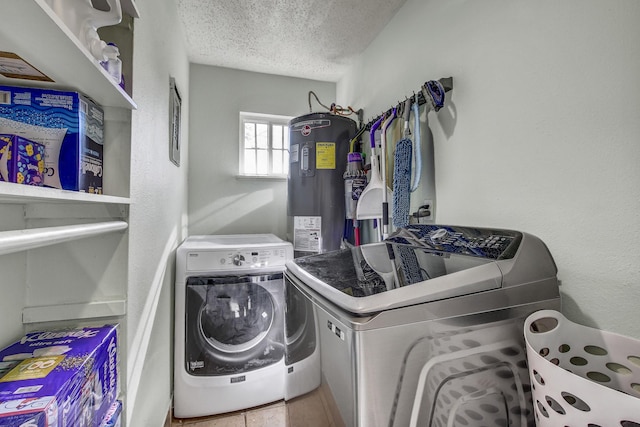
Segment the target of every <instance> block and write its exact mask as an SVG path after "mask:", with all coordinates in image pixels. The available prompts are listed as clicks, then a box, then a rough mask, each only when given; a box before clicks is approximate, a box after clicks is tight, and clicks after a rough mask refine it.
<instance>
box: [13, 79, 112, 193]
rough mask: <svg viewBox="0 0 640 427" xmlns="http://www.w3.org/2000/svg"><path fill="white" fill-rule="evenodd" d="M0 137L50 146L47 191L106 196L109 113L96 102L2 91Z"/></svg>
mask: <svg viewBox="0 0 640 427" xmlns="http://www.w3.org/2000/svg"><path fill="white" fill-rule="evenodd" d="M0 134H9V135H17V136H20V137H22V138H26V139H28V140H31V141H33V142H37V143H39V144H42V145H44V147H45V159H44V161H45V164H44V166H45V174H44V175H45V176H44V185H45V186H46V187H53V188H61V189H64V190H74V191H83V192H87V193H96V194H102V166H103V153H104V150H103V148H104V111H103V110H102V108H101V107H100V106H99V105H97V104H96V103H95V102H94V101H93V100H91V99H90V98H88V97H86V96H84V95H83V94H81V93H78V92H63V91H58V90H53V89H38V88H28V87H19V86H0Z"/></svg>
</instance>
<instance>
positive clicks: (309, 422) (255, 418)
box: [171, 388, 344, 427]
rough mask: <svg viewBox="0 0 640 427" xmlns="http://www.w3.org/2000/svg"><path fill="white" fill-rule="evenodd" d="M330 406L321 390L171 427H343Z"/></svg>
mask: <svg viewBox="0 0 640 427" xmlns="http://www.w3.org/2000/svg"><path fill="white" fill-rule="evenodd" d="M332 403H333V402H331V401H328V400H327V399H326V398H325V393H323V389H322V388H320V389H317V390H314V391H312V392H311V393H308V394H306V395H304V396H301V397H298V398H296V399H293V400H290V401H288V402H286V403H285V402H284V401H279V402H275V403H272V404H270V405H264V406H260V407H257V408H251V409H247V410H244V411H238V412H233V413H229V414H222V415H214V416H211V417H202V418H189V419H186V418H185V419H177V418H174V419H173V420H172V422H171V427H181V426H185V427H342V426H343V425H344V424H343V423H342V421H341V420H340V419H339V417H335V416H333V415H332V414H335V413H336V411H335V407H334V406H332ZM336 420H338V421H337V422H336Z"/></svg>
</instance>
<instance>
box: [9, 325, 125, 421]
mask: <svg viewBox="0 0 640 427" xmlns="http://www.w3.org/2000/svg"><path fill="white" fill-rule="evenodd" d="M117 328H118V326H117V325H105V326H101V327H85V328H77V329H66V330H60V331H40V332H31V333H28V334H26V335H25V336H24V337H23V338H22V339H20V341H17V342H15V343H14V344H12V345H10V346H8V347H6V348H4V349H2V350H0V363H2V370H1V371H0V426H13V425H17V426H19V425H29V426H38V427H39V426H43V427H67V426H77V427H100V425H101V424H102V421H103V419H104V417H105V415H106V414H107V412H108V411H109V409H110V408H111V405H112V404H113V403H114V402H115V401H116V398H117V397H118V394H119V385H118V341H117Z"/></svg>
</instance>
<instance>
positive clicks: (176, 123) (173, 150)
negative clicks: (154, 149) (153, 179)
mask: <svg viewBox="0 0 640 427" xmlns="http://www.w3.org/2000/svg"><path fill="white" fill-rule="evenodd" d="M181 111H182V99H181V98H180V92H178V88H177V87H176V80H175V79H174V78H173V77H171V78H169V158H170V159H171V161H172V162H173V163H174V164H175V165H176V166H180V115H181Z"/></svg>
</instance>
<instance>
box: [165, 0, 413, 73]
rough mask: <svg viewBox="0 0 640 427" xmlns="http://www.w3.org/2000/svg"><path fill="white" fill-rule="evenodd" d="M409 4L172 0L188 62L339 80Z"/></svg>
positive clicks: (350, 0)
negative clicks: (174, 4)
mask: <svg viewBox="0 0 640 427" xmlns="http://www.w3.org/2000/svg"><path fill="white" fill-rule="evenodd" d="M405 1H406V0H386V1H381V0H341V1H340V0H176V2H177V4H178V12H179V15H180V20H181V21H182V25H183V27H184V32H185V34H186V39H187V40H186V41H187V49H188V52H189V59H190V61H191V62H193V63H198V64H206V65H216V66H221V67H228V68H237V69H241V70H248V71H255V72H262V73H269V74H280V75H285V76H293V77H302V78H309V79H315V80H326V81H337V80H338V79H339V78H340V77H341V76H342V74H343V73H344V71H345V70H346V68H347V67H348V65H349V64H350V63H351V61H352V60H353V59H354V58H355V56H357V55H358V54H359V53H361V52H362V51H363V50H364V49H365V48H366V47H367V46H368V45H369V43H371V41H372V40H373V39H374V38H375V36H376V35H377V34H378V33H379V32H380V31H381V30H382V28H383V27H384V26H385V25H386V24H387V22H389V20H390V19H391V18H392V17H393V15H394V14H395V13H396V11H397V10H398V9H399V8H400V7H401V6H402V5H403V4H404V3H405Z"/></svg>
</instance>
